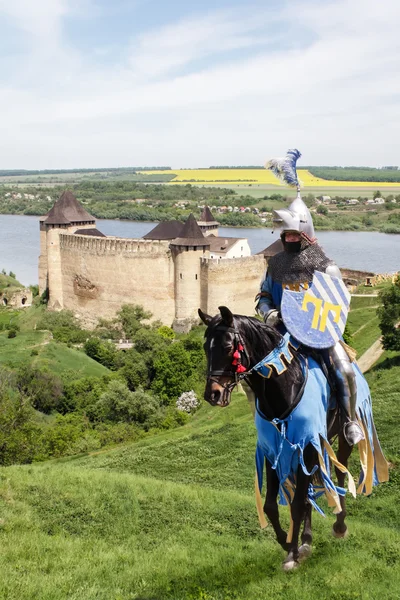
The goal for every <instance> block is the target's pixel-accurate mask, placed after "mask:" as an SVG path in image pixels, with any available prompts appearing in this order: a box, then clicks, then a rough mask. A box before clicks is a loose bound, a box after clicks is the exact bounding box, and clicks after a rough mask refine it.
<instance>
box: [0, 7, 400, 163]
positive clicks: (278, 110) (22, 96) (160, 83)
mask: <svg viewBox="0 0 400 600" xmlns="http://www.w3.org/2000/svg"><path fill="white" fill-rule="evenodd" d="M399 30H400V2H399V1H398V0H380V2H376V0H334V1H331V0H315V1H309V0H288V1H285V0H280V1H279V2H276V1H275V2H272V1H271V0H262V1H261V0H260V1H258V0H256V1H254V2H253V1H252V0H247V1H246V2H244V1H239V0H230V1H219V0H213V1H211V0H202V1H201V2H198V1H196V0H195V1H193V0H192V2H188V1H186V2H183V0H168V2H167V1H166V0H152V1H151V2H150V1H148V0H39V1H35V0H0V31H1V36H0V73H1V76H0V111H1V114H2V117H3V118H2V119H1V120H0V136H1V138H0V139H1V144H0V169H18V168H25V169H57V168H79V167H80V168H86V167H87V168H89V167H120V166H121V167H123V166H125V167H127V166H153V165H154V166H157V165H168V166H171V167H173V168H179V167H181V168H184V167H186V168H190V167H193V168H194V167H208V166H210V165H262V164H264V163H265V162H266V160H268V159H269V158H271V157H275V156H281V155H282V154H284V152H285V151H286V150H287V149H288V148H293V147H296V148H299V149H300V151H301V152H302V155H303V156H302V159H301V162H300V161H299V166H301V163H302V164H303V165H366V166H383V165H400V35H399Z"/></svg>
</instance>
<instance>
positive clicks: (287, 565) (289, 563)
mask: <svg viewBox="0 0 400 600" xmlns="http://www.w3.org/2000/svg"><path fill="white" fill-rule="evenodd" d="M299 566H300V563H299V561H298V560H294V559H293V558H291V559H289V560H285V561H283V563H282V569H283V570H284V571H285V572H286V571H294V570H295V569H297V567H299Z"/></svg>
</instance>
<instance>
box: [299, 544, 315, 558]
mask: <svg viewBox="0 0 400 600" xmlns="http://www.w3.org/2000/svg"><path fill="white" fill-rule="evenodd" d="M311 554H312V548H311V546H310V544H302V545H301V546H300V548H299V561H300V562H302V561H303V560H306V558H310V556H311Z"/></svg>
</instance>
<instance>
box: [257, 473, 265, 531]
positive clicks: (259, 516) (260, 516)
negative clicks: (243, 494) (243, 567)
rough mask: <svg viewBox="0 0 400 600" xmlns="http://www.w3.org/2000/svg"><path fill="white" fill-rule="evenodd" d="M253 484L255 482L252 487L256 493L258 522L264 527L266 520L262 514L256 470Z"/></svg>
mask: <svg viewBox="0 0 400 600" xmlns="http://www.w3.org/2000/svg"><path fill="white" fill-rule="evenodd" d="M254 484H255V485H254V488H255V493H256V507H257V513H258V520H259V522H260V527H261V529H265V528H266V527H267V526H268V521H267V519H266V518H265V515H264V508H263V501H262V498H261V494H260V490H259V488H258V477H257V471H256V478H255V482H254Z"/></svg>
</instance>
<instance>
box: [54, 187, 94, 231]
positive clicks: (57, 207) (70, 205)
mask: <svg viewBox="0 0 400 600" xmlns="http://www.w3.org/2000/svg"><path fill="white" fill-rule="evenodd" d="M43 222H44V223H46V225H69V224H71V223H86V222H90V223H94V222H95V218H94V217H92V215H90V214H89V213H88V212H87V211H86V210H85V209H84V208H83V206H82V205H81V204H80V203H79V202H78V200H77V199H76V198H75V196H74V194H73V193H72V192H70V191H69V190H66V191H65V192H63V193H62V194H61V196H60V197H59V199H58V200H57V202H56V203H55V204H54V206H53V207H52V208H51V209H50V210H49V212H48V213H47V215H46V218H45V219H44V221H43Z"/></svg>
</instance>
